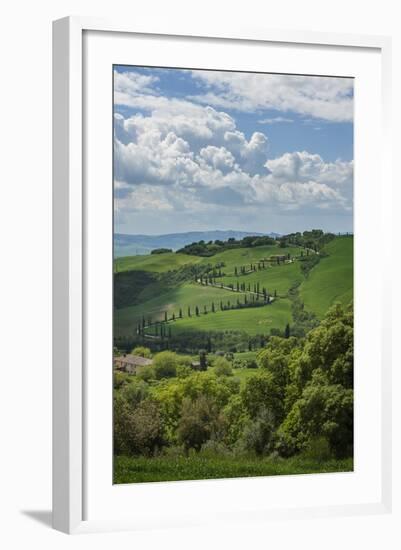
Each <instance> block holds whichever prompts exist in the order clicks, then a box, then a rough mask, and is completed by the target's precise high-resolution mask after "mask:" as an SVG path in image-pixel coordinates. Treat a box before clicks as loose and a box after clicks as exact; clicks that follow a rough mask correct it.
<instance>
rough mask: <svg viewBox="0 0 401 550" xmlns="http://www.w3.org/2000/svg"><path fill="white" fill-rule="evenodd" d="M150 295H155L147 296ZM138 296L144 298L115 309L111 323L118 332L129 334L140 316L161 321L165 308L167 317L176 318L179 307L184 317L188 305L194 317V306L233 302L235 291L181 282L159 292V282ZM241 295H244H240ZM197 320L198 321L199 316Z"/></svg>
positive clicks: (201, 308) (235, 296) (121, 334)
mask: <svg viewBox="0 0 401 550" xmlns="http://www.w3.org/2000/svg"><path fill="white" fill-rule="evenodd" d="M156 285H157V283H156ZM152 294H153V295H154V297H150V298H149V299H146V298H147V297H148V296H152ZM141 297H142V298H143V299H144V301H143V302H142V303H141V304H139V305H134V306H130V307H126V308H121V309H116V310H115V312H114V323H115V330H116V333H117V334H118V335H120V336H125V335H128V334H132V331H133V330H134V329H135V327H136V324H137V323H138V322H139V321H140V320H141V319H142V315H145V316H146V317H148V316H150V317H152V319H153V321H157V320H158V321H161V320H163V319H164V312H165V311H167V313H168V315H169V317H170V316H172V314H173V313H174V314H175V315H176V317H178V315H179V309H180V307H181V308H182V310H183V315H184V316H185V317H186V316H187V315H188V307H190V308H191V313H192V315H193V316H194V314H195V307H196V306H198V307H199V308H200V310H201V312H203V311H204V306H206V307H207V308H208V310H209V311H210V309H211V304H212V302H214V303H215V306H216V308H219V304H220V301H223V302H224V303H227V302H228V301H231V303H234V302H235V300H236V298H237V293H234V292H232V291H231V290H224V289H220V288H215V287H212V286H202V285H199V284H196V283H184V284H181V285H178V286H177V287H175V288H168V289H166V290H165V291H164V292H161V289H160V285H157V288H156V286H152V287H150V288H149V289H148V290H147V291H146V294H145V293H143V294H142V295H141ZM241 297H242V298H243V295H242V294H241ZM214 315H216V314H214ZM206 317H207V316H206ZM191 319H195V317H191ZM196 319H198V320H199V319H200V318H196ZM177 322H178V321H177Z"/></svg>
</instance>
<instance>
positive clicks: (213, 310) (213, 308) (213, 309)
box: [212, 302, 216, 313]
mask: <svg viewBox="0 0 401 550" xmlns="http://www.w3.org/2000/svg"><path fill="white" fill-rule="evenodd" d="M215 311H216V310H215V307H214V302H212V313H214V312H215Z"/></svg>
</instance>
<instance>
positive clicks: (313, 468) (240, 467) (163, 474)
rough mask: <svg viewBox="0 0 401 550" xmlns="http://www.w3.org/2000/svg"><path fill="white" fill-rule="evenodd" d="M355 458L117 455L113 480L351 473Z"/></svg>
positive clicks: (145, 480) (133, 480)
mask: <svg viewBox="0 0 401 550" xmlns="http://www.w3.org/2000/svg"><path fill="white" fill-rule="evenodd" d="M351 471H353V460H352V459H351V458H347V459H343V460H335V459H330V460H323V461H320V460H316V459H314V460H313V459H308V458H305V457H302V456H297V457H294V458H289V459H282V458H281V459H280V458H270V457H267V458H243V457H224V456H215V457H214V456H207V455H206V456H205V455H202V454H201V453H200V454H198V455H195V454H193V455H191V456H189V457H174V458H173V457H155V458H148V457H138V458H132V457H126V456H115V457H114V483H145V482H153V481H182V480H190V479H219V478H232V477H257V476H273V475H293V474H315V473H329V472H351Z"/></svg>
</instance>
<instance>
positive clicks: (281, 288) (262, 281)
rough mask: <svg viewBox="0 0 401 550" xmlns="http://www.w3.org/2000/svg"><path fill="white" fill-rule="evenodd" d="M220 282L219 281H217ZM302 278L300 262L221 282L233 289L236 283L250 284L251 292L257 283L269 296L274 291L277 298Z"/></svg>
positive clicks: (274, 266) (222, 279) (223, 278)
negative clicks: (232, 286) (230, 285)
mask: <svg viewBox="0 0 401 550" xmlns="http://www.w3.org/2000/svg"><path fill="white" fill-rule="evenodd" d="M218 280H219V282H220V279H218ZM302 280H303V276H302V273H301V268H300V262H298V261H294V263H291V264H282V265H273V266H272V267H267V268H266V269H262V270H261V271H255V272H254V273H250V274H249V275H242V276H240V277H235V276H231V277H222V278H221V281H222V282H223V284H224V285H229V284H232V285H234V287H235V286H236V284H237V281H238V282H239V283H240V284H241V283H245V285H248V284H250V285H251V290H252V289H253V285H254V284H257V283H259V285H260V288H262V287H265V288H266V289H267V291H268V292H269V294H273V293H274V291H275V290H276V291H277V293H278V295H279V296H283V295H286V294H287V292H288V290H289V288H290V287H291V286H293V285H294V284H295V283H297V282H299V283H300V282H302Z"/></svg>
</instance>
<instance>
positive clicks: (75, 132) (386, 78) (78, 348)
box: [53, 17, 391, 533]
mask: <svg viewBox="0 0 401 550" xmlns="http://www.w3.org/2000/svg"><path fill="white" fill-rule="evenodd" d="M87 32H92V33H103V34H104V33H109V36H111V33H118V36H120V37H121V36H123V35H124V36H135V35H136V36H146V37H148V38H151V37H152V36H153V37H155V38H156V37H159V38H160V37H161V36H162V37H169V36H170V37H180V39H182V40H187V41H188V42H189V43H190V42H191V41H195V40H196V41H198V42H199V41H206V42H207V41H208V40H209V41H213V40H226V41H236V42H238V41H244V42H246V43H258V44H264V43H277V44H289V45H292V46H299V47H301V46H303V47H310V48H313V47H314V46H325V47H329V48H339V49H341V50H343V51H344V52H347V51H349V52H352V51H355V50H358V49H364V50H367V51H375V52H376V54H378V55H379V56H380V63H381V83H380V86H381V116H380V120H379V124H380V128H381V137H380V142H381V145H382V146H381V160H380V181H381V185H382V187H383V188H385V189H388V190H389V193H388V194H386V195H385V196H384V194H383V201H382V205H381V209H380V211H379V212H378V216H379V217H380V218H381V222H382V227H383V230H386V228H387V230H388V228H389V226H388V224H389V223H390V222H389V219H388V218H386V215H385V212H386V211H387V209H388V210H389V209H390V208H391V203H390V202H389V201H390V200H391V193H390V192H391V189H390V187H391V184H390V182H391V166H390V158H389V151H390V145H389V128H390V86H391V82H390V55H391V42H390V39H389V38H386V37H373V36H353V35H341V34H339V35H336V34H325V33H314V32H299V31H297V32H288V31H285V32H282V31H276V30H264V29H254V30H252V29H251V30H246V29H245V30H244V29H232V30H231V29H228V28H227V27H225V28H224V30H223V29H219V30H216V29H213V28H210V29H197V28H196V27H195V26H194V28H193V29H188V28H187V27H185V28H180V25H179V24H175V25H174V26H173V25H171V26H170V25H169V26H168V28H167V26H166V28H159V27H158V28H153V29H148V28H143V27H142V26H141V25H140V24H131V23H129V22H121V21H120V22H113V21H103V20H97V19H92V18H82V17H69V18H64V19H61V20H58V21H55V22H54V30H53V98H54V100H53V101H54V102H53V281H54V284H53V525H54V528H56V529H58V530H61V531H64V532H66V533H75V532H85V531H96V530H108V529H110V530H113V529H121V528H124V529H127V528H128V529H136V528H140V527H141V526H142V527H143V525H144V524H145V523H146V517H145V516H144V517H142V518H141V520H139V519H138V517H136V516H135V514H132V517H125V518H122V519H121V520H119V519H116V518H115V517H114V518H108V517H104V516H101V517H100V515H99V517H98V518H96V519H91V518H90V519H87V517H86V513H85V509H86V507H87V495H86V489H85V487H86V483H87V480H86V477H87V475H88V465H87V462H85V453H86V451H87V448H86V447H87V445H88V440H87V435H88V434H87V430H88V429H90V423H87V403H86V402H85V399H86V395H87V394H86V391H87V388H86V384H87V373H86V370H85V369H86V359H85V358H86V353H87V331H86V324H85V315H86V311H85V306H84V303H85V294H86V292H87V288H86V279H85V269H86V267H87V262H88V242H90V241H88V240H87V239H86V231H87V220H86V219H85V208H84V202H85V193H86V191H85V188H84V178H85V170H84V160H85V155H86V154H87V151H86V148H85V147H84V143H85V142H84V135H83V132H84V114H85V113H84V109H85V104H84V99H83V98H84V93H83V92H84V71H83V59H84V55H85V43H84V33H87ZM110 198H111V195H110ZM381 284H382V285H383V286H384V285H385V284H386V285H388V282H387V281H385V280H384V278H382V280H381ZM390 301H391V298H390V296H389V294H388V293H386V294H385V300H383V303H382V305H381V307H382V309H383V311H385V312H386V314H385V315H384V316H383V323H382V326H381V333H382V339H381V342H380V348H381V363H380V364H379V365H376V366H375V367H376V369H379V370H380V372H379V378H380V382H381V384H380V385H379V386H377V389H376V391H377V392H380V404H381V430H380V435H381V436H380V455H381V461H380V471H381V487H380V498H378V499H374V500H372V501H367V502H363V503H358V502H346V501H345V500H344V502H343V503H341V502H340V503H339V502H335V503H334V502H333V504H332V505H330V504H326V505H325V506H311V505H310V504H308V503H305V505H302V503H300V504H297V506H296V507H293V508H291V509H288V508H286V507H285V506H284V507H283V506H281V507H277V508H276V509H275V508H274V507H273V508H272V509H270V511H268V512H266V511H265V510H263V509H260V510H259V511H260V514H259V515H258V518H259V520H260V521H263V520H264V519H268V518H269V517H281V516H283V517H289V518H290V517H298V518H302V517H305V518H309V517H313V516H314V515H316V514H317V515H321V514H322V513H323V514H327V515H352V514H364V513H385V512H389V511H390V510H391V399H390V396H391V357H390V342H389V338H390V330H389V327H388V322H389V321H388V319H389V308H390V305H389V304H390ZM207 483H208V484H209V485H208V491H210V490H211V489H210V488H211V487H212V485H211V484H214V486H217V484H218V483H219V482H217V481H216V482H207ZM227 483H231V484H232V483H238V481H230V482H226V485H225V488H226V490H227V489H228V488H229V485H228V484H227ZM186 484H187V482H183V483H181V485H180V487H182V488H183V489H180V490H179V491H181V493H182V494H181V497H182V496H183V495H184V494H185V498H191V497H190V492H187V493H185V486H188V487H190V486H189V485H186ZM157 485H159V484H153V486H152V487H151V488H150V486H149V485H146V484H145V485H144V486H143V488H142V489H141V491H142V492H146V491H148V492H150V491H152V495H153V497H154V495H155V494H156V495H157V492H158V491H163V494H164V497H163V498H170V497H169V494H170V489H169V487H168V485H167V484H163V489H162V488H161V486H159V487H157ZM174 485H175V487H177V484H174ZM199 486H200V484H199V482H198V487H199ZM192 487H193V486H192ZM219 487H220V488H219V490H223V491H224V487H223V486H222V485H221V483H220V486H219ZM231 487H233V486H231ZM179 491H178V493H176V495H175V496H174V497H173V498H176V499H177V498H180V496H179ZM142 494H144V493H142ZM256 509H257V506H256ZM206 519H207V518H206ZM209 519H210V518H209ZM147 520H148V522H151V518H150V517H149V518H147ZM193 521H194V519H193V518H191V517H188V518H183V517H179V514H178V512H177V517H176V518H175V519H174V514H172V516H169V517H167V518H165V519H164V520H163V519H160V525H181V524H191V522H193Z"/></svg>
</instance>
